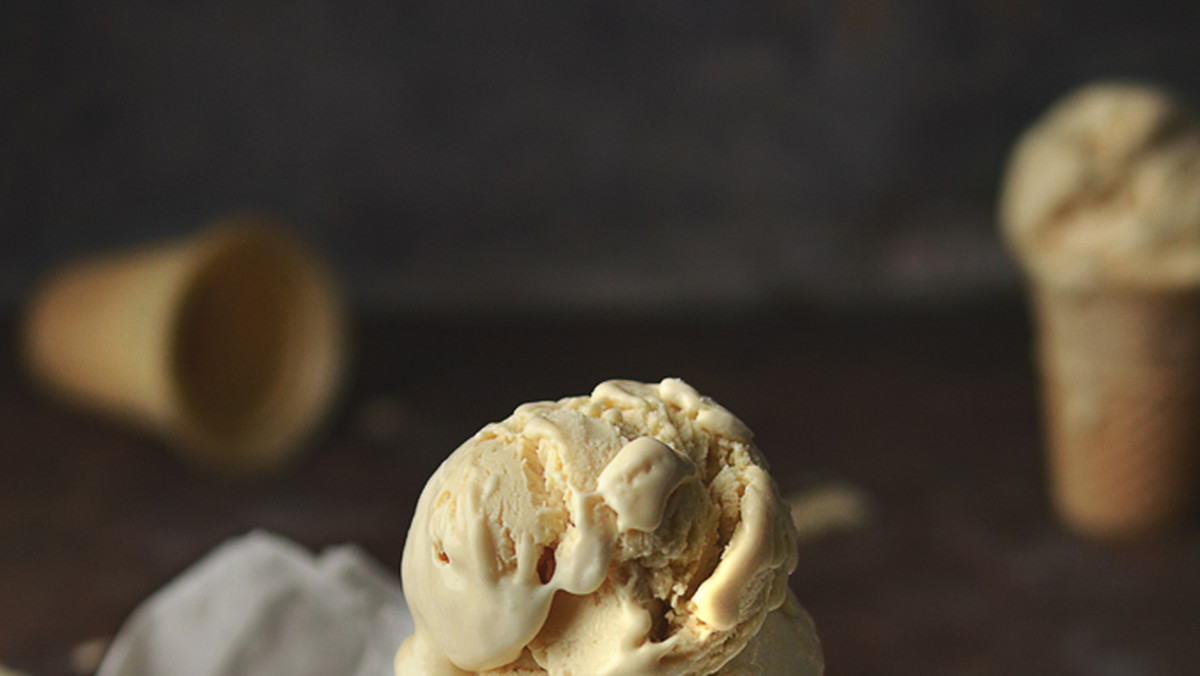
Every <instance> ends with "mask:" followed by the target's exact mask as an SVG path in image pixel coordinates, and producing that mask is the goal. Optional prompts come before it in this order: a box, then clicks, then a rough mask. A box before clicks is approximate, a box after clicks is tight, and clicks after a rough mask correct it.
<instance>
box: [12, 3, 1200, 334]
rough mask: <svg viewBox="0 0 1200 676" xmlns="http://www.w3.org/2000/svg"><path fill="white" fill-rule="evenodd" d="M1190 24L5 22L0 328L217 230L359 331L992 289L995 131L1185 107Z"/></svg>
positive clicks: (126, 16) (1091, 7)
mask: <svg viewBox="0 0 1200 676" xmlns="http://www.w3.org/2000/svg"><path fill="white" fill-rule="evenodd" d="M1198 25H1200V9H1197V8H1196V7H1195V5H1194V4H1192V3H1185V2H1164V1H1161V0H1159V1H1155V2H1148V3H1125V2H1100V3H1096V2H1082V1H1076V2H1053V3H1038V2H1029V1H1026V0H1013V1H1000V0H931V1H929V2H918V3H912V2H896V1H891V0H846V1H844V2H820V1H807V0H765V1H764V2H756V3H744V2H700V3H694V2H691V3H685V2H673V1H666V2H663V1H655V2H623V1H619V2H605V3H583V4H572V5H570V6H561V5H560V4H559V3H528V2H516V3H503V4H484V5H480V4H478V3H462V2H438V3H433V2H424V3H393V2H350V3H331V2H316V1H312V0H301V1H300V2H290V3H282V2H263V1H261V0H253V1H249V2H203V3H201V2H193V3H178V4H175V3H172V4H171V5H169V6H164V5H162V4H161V3H150V2H122V3H60V2H19V1H18V2H6V3H4V4H3V7H2V8H0V97H3V98H2V99H0V148H2V149H3V152H0V222H3V223H4V227H3V230H2V233H0V302H2V303H3V304H4V305H6V306H12V305H14V304H16V303H18V302H19V300H20V299H21V297H22V294H23V293H24V292H25V291H26V289H27V287H28V285H29V283H30V280H31V279H33V278H34V277H35V276H36V275H37V273H38V272H39V271H42V270H43V269H44V268H46V267H47V266H49V265H50V264H52V263H53V262H56V261H57V260H59V259H60V258H62V257H63V256H67V255H70V254H75V253H78V252H82V251H90V250H94V249H97V248H103V247H111V246H113V245H119V244H123V243H128V242H130V241H140V240H142V239H145V238H148V237H151V236H158V235H167V234H172V233H178V232H185V231H189V230H190V229H193V228H194V227H195V226H196V225H197V223H198V222H200V221H201V220H202V219H205V218H207V217H209V216H211V215H213V214H215V213H219V212H221V211H223V210H225V209H229V208H240V207H244V206H247V205H249V206H256V205H257V206H263V207H268V208H272V209H275V210H277V211H279V212H281V213H283V214H285V215H286V216H288V217H290V218H292V219H294V220H295V221H296V223H297V224H299V225H298V227H299V228H300V229H301V230H303V231H304V232H305V234H307V235H308V236H310V238H311V239H313V240H315V241H316V242H317V243H318V244H319V245H320V246H321V247H322V248H323V250H324V251H326V252H327V254H328V255H329V256H330V258H331V259H332V260H333V261H334V262H335V264H336V265H337V266H338V267H339V269H340V271H341V272H342V273H343V275H344V277H345V279H346V283H347V284H348V286H349V288H350V290H351V292H352V295H353V298H354V299H355V301H357V302H359V303H362V304H363V305H364V306H369V307H373V308H381V307H382V308H389V309H393V308H398V309H407V308H422V309H434V310H438V311H444V310H471V311H477V310H480V309H486V310H488V311H493V312H502V311H505V310H508V309H511V308H520V309H551V310H570V311H591V310H604V311H612V310H620V311H643V310H645V311H650V310H652V311H655V312H658V311H663V310H673V309H677V308H691V309H706V308H718V307H730V306H736V307H745V306H756V305H761V304H764V303H768V304H769V303H774V302H777V301H780V300H781V299H782V300H784V301H792V300H801V301H817V302H829V303H843V302H862V301H879V302H893V301H899V302H910V301H919V302H927V301H941V300H946V299H962V298H972V297H979V296H985V295H989V294H996V293H1003V292H1006V291H1011V290H1012V289H1013V288H1014V287H1015V284H1016V283H1017V273H1016V271H1015V268H1014V267H1013V266H1012V265H1011V264H1010V263H1009V262H1008V260H1007V258H1006V257H1005V255H1004V253H1003V252H1002V250H1001V248H1000V247H999V246H998V243H997V238H996V237H995V235H994V228H993V205H994V201H995V193H996V187H997V181H998V177H999V173H1000V171H1001V169H1002V166H1003V163H1004V160H1005V156H1006V153H1007V151H1008V149H1009V147H1010V144H1011V142H1012V141H1013V139H1014V137H1015V135H1016V134H1017V133H1018V131H1019V130H1020V129H1021V128H1023V126H1024V125H1026V124H1028V123H1029V122H1030V121H1031V120H1032V119H1033V118H1034V117H1035V116H1036V115H1037V113H1039V112H1040V111H1041V110H1043V109H1044V107H1045V106H1046V105H1047V104H1048V103H1049V102H1050V101H1051V100H1053V99H1054V98H1055V97H1056V96H1058V95H1059V94H1061V93H1063V92H1064V91H1065V90H1066V89H1069V88H1071V87H1074V86H1076V85H1077V84H1080V83H1082V82H1084V81H1087V80H1090V79H1092V78H1096V77H1131V78H1148V79H1151V80H1155V81H1161V82H1165V83H1167V84H1171V85H1174V86H1177V87H1178V88H1180V89H1182V90H1183V91H1184V92H1185V93H1191V91H1190V90H1193V89H1195V88H1196V87H1198V86H1200V76H1198V75H1196V72H1195V69H1194V68H1192V67H1191V64H1192V63H1194V62H1195V60H1196V58H1197V57H1198V56H1200V43H1197V41H1196V40H1195V31H1196V28H1197V26H1198Z"/></svg>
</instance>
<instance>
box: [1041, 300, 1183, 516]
mask: <svg viewBox="0 0 1200 676" xmlns="http://www.w3.org/2000/svg"><path fill="white" fill-rule="evenodd" d="M1035 302H1036V306H1037V319H1038V323H1039V326H1040V344H1039V352H1040V359H1041V369H1042V379H1043V388H1044V396H1045V416H1046V421H1045V424H1046V428H1047V433H1048V435H1047V436H1048V440H1047V441H1048V446H1049V449H1048V450H1049V467H1050V486H1051V491H1052V498H1053V501H1054V504H1055V507H1056V509H1057V511H1058V513H1059V516H1060V518H1061V519H1062V520H1063V521H1064V522H1065V523H1067V524H1068V525H1069V526H1070V527H1072V528H1073V529H1075V530H1077V531H1079V532H1082V533H1086V534H1091V535H1097V536H1102V537H1126V536H1134V535H1140V534H1144V533H1148V532H1153V531H1159V530H1162V529H1164V528H1165V527H1166V526H1169V525H1170V524H1171V523H1172V522H1173V521H1175V520H1176V519H1178V518H1179V517H1180V515H1182V514H1184V513H1185V512H1186V511H1187V510H1188V508H1189V507H1190V506H1191V501H1192V496H1193V494H1194V490H1195V481H1196V478H1197V474H1196V470H1197V453H1196V451H1197V449H1198V448H1200V293H1198V292H1194V291H1193V292H1165V291H1148V290H1147V291H1114V290H1092V291H1084V290H1070V289H1041V290H1039V291H1038V292H1037V293H1036V294H1035Z"/></svg>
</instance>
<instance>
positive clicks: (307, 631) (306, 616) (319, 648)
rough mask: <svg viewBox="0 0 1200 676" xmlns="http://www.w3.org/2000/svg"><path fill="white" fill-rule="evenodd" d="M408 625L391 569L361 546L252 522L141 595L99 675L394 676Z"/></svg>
mask: <svg viewBox="0 0 1200 676" xmlns="http://www.w3.org/2000/svg"><path fill="white" fill-rule="evenodd" d="M412 630H413V623H412V615H410V614H409V612H408V608H407V606H406V605H405V604H404V597H403V595H402V594H401V592H400V585H399V583H398V581H397V580H396V576H395V575H394V574H390V573H388V572H387V570H386V569H385V568H383V567H382V566H381V565H380V564H379V563H377V562H376V561H374V560H372V559H371V557H370V556H368V555H367V554H366V553H365V552H363V551H362V550H361V549H359V548H357V547H355V546H353V545H343V546H339V547H334V548H331V549H328V550H326V551H324V552H322V553H321V555H320V556H313V555H312V554H311V553H310V552H308V551H307V550H305V549H304V548H302V547H300V546H299V545H297V544H295V543H293V542H290V541H288V540H286V539H284V538H282V537H280V536H278V535H273V534H271V533H267V532H263V531H254V532H251V533H249V534H247V535H243V536H241V537H238V538H234V539H232V540H229V541H227V542H225V543H224V544H222V545H220V546H218V547H217V548H216V549H214V550H213V551H212V552H210V553H209V554H208V555H206V556H205V557H204V558H203V559H201V560H200V561H198V562H197V563H196V564H194V565H193V566H192V567H191V568H189V569H188V570H186V571H185V572H184V573H183V574H181V575H180V576H179V577H178V578H176V579H175V580H174V581H172V582H171V583H170V584H168V585H167V586H166V587H164V588H163V589H161V590H159V591H158V592H156V593H155V594H154V595H152V596H151V597H150V598H148V599H147V600H146V601H145V602H143V603H142V604H141V606H139V607H138V608H137V609H136V610H135V611H134V612H133V614H132V615H131V616H130V617H129V619H128V620H127V621H126V622H125V625H124V626H123V627H122V628H121V631H120V632H119V633H118V634H117V637H116V638H115V639H114V640H113V643H112V646H111V647H110V648H109V650H108V653H107V654H106V655H105V657H104V661H103V662H102V663H101V665H100V670H99V671H98V672H97V674H96V676H392V658H393V656H394V655H395V653H396V648H397V647H398V646H399V645H400V642H401V641H402V640H403V639H404V638H405V637H406V636H408V634H410V633H411V632H412Z"/></svg>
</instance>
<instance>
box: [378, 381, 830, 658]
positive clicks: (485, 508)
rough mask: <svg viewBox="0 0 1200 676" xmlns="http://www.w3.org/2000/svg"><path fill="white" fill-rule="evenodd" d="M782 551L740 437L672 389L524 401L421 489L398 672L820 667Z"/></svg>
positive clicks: (669, 385)
mask: <svg viewBox="0 0 1200 676" xmlns="http://www.w3.org/2000/svg"><path fill="white" fill-rule="evenodd" d="M796 556H797V553H796V539H795V532H794V528H793V526H792V524H791V521H790V519H789V516H788V511H787V509H786V507H785V505H784V503H783V501H782V500H781V498H780V497H779V494H778V491H777V490H776V488H775V485H774V483H773V482H772V480H771V479H770V477H769V476H768V475H767V472H766V468H765V465H764V462H763V460H762V457H761V455H760V454H759V451H758V449H757V448H756V447H755V445H754V444H753V442H752V441H751V434H750V431H749V430H748V429H747V428H746V426H745V425H744V424H742V422H741V421H740V420H738V419H737V418H736V417H735V416H734V415H733V414H732V413H730V412H729V411H727V410H726V409H724V408H723V407H721V406H720V405H718V404H716V403H715V402H713V401H712V400H710V399H708V398H707V397H703V396H701V395H699V394H698V393H697V392H696V391H695V390H694V389H693V388H691V387H690V386H689V385H687V384H686V383H684V382H683V381H681V380H677V379H667V380H664V381H662V382H661V383H658V384H643V383H637V382H632V381H608V382H605V383H601V384H600V385H599V386H597V387H596V388H595V390H594V391H593V392H592V394H591V395H590V396H581V397H571V398H567V399H562V400H560V401H557V402H536V403H530V404H525V405H523V406H521V407H519V408H517V409H516V411H515V412H514V413H513V414H512V416H510V417H509V418H508V419H506V420H504V421H501V422H499V423H494V424H490V425H487V426H486V427H484V428H483V429H482V430H480V431H479V432H478V433H477V434H476V435H475V436H474V437H472V438H471V439H470V440H468V441H467V442H466V443H464V444H463V445H462V446H461V447H459V449H458V450H457V451H455V453H454V454H453V455H451V456H450V457H449V458H448V459H447V460H446V461H445V462H444V463H443V464H442V466H441V467H440V468H439V469H438V470H437V472H436V473H435V474H434V475H433V477H432V478H431V479H430V480H429V482H428V484H427V485H426V487H425V489H424V491H423V492H422V494H421V498H420V500H419V502H418V505H417V508H416V512H415V514H414V517H413V523H412V527H411V528H410V531H409V535H408V540H407V542H406V545H405V550H404V559H403V563H402V577H403V582H404V589H405V594H406V596H407V598H408V601H409V604H410V606H411V608H412V610H413V614H414V618H415V620H416V626H417V630H416V633H415V634H414V635H413V636H412V637H410V638H409V639H408V640H407V641H406V642H405V643H404V645H403V646H402V647H401V649H400V651H399V653H398V654H397V659H396V673H397V674H398V676H407V675H416V674H422V675H425V676H459V675H462V674H476V673H487V674H597V675H599V674H715V673H720V674H733V673H738V674H747V675H749V674H797V675H804V676H809V675H814V674H819V673H821V664H822V662H821V658H820V649H819V646H818V644H817V642H816V638H815V635H814V633H813V631H812V625H811V622H810V621H809V620H808V618H807V615H805V614H804V611H803V610H802V609H800V607H799V605H798V604H797V603H796V602H795V600H794V598H793V597H792V596H791V592H790V591H789V589H788V586H787V576H788V574H789V573H790V572H791V570H792V568H793V567H794V566H795V564H796ZM760 630H762V631H761V632H760ZM760 633H761V635H762V636H763V637H766V638H763V639H762V640H761V641H756V640H755V639H756V637H758V635H759V634H760ZM768 639H769V645H767V644H765V643H766V642H767V641H768ZM723 668H727V669H730V670H732V671H726V670H723Z"/></svg>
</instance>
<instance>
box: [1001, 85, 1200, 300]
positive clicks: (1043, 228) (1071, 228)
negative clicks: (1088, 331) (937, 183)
mask: <svg viewBox="0 0 1200 676" xmlns="http://www.w3.org/2000/svg"><path fill="white" fill-rule="evenodd" d="M1000 222H1001V226H1002V229H1003V232H1004V234H1005V235H1006V237H1007V239H1008V241H1009V244H1010V246H1011V247H1012V248H1013V249H1014V250H1015V252H1016V253H1017V255H1018V256H1019V257H1020V259H1021V261H1022V263H1023V264H1024V265H1025V267H1026V269H1027V271H1028V272H1029V274H1030V275H1031V276H1032V277H1034V278H1035V279H1037V280H1038V281H1041V282H1046V283H1052V284H1056V285H1067V286H1088V285H1092V286H1095V285H1105V284H1122V285H1136V286H1153V287H1163V286H1179V285H1183V286H1196V285H1200V119H1198V118H1197V117H1196V116H1195V115H1194V114H1193V112H1192V110H1191V109H1190V108H1189V107H1188V106H1186V105H1185V104H1184V103H1182V102H1181V101H1180V100H1179V99H1177V98H1176V97H1174V96H1172V95H1171V94H1169V93H1167V92H1165V91H1164V90H1162V89H1159V88H1156V87H1152V86H1148V85H1142V84H1133V83H1121V82H1101V83H1097V84H1092V85H1089V86H1086V87H1083V88H1081V89H1079V90H1077V91H1074V92H1072V93H1070V94H1068V95H1067V96H1066V97H1064V98H1063V99H1062V100H1061V101H1059V102H1057V103H1056V104H1055V105H1054V106H1052V107H1051V109H1050V110H1049V111H1048V112H1047V113H1046V114H1045V115H1044V116H1043V117H1042V118H1041V119H1040V120H1039V121H1037V122H1036V123H1035V124H1034V125H1033V126H1032V127H1030V128H1029V130H1028V131H1026V132H1025V134H1024V135H1022V137H1021V138H1020V140H1019V141H1018V142H1017V144H1016V147H1015V148H1014V150H1013V154H1012V158H1011V161H1010V163H1009V166H1008V171H1007V174H1006V175H1005V177H1004V190H1003V194H1002V195H1001V203H1000Z"/></svg>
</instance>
